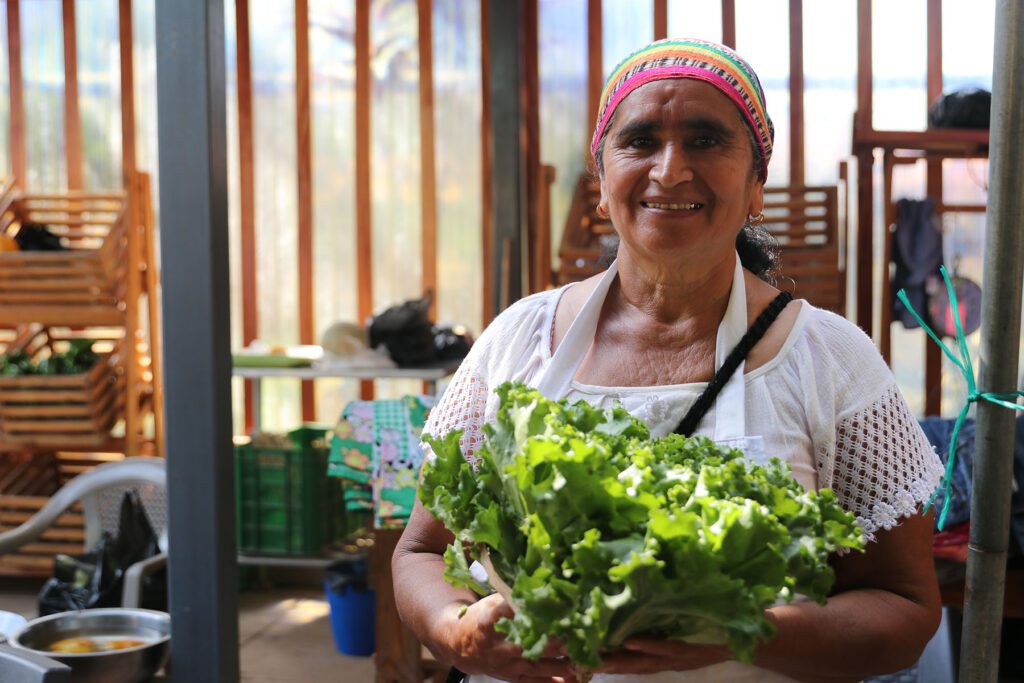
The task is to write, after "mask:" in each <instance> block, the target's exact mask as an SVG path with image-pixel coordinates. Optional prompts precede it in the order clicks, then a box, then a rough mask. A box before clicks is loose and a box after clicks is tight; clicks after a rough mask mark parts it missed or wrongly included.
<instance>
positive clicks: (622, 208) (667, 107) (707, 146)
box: [601, 78, 764, 262]
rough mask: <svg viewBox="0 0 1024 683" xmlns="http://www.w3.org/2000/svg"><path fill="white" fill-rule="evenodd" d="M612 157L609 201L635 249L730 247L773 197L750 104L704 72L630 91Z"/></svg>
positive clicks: (721, 251) (644, 254)
mask: <svg viewBox="0 0 1024 683" xmlns="http://www.w3.org/2000/svg"><path fill="white" fill-rule="evenodd" d="M602 160H603V165H604V174H603V175H602V177H601V204H602V205H603V206H604V207H605V208H606V209H607V210H608V213H609V214H610V215H611V220H612V223H613V225H614V226H615V229H616V230H617V231H618V233H619V237H620V239H621V240H622V242H623V244H624V246H625V247H626V248H627V249H629V250H630V252H631V255H632V256H633V257H635V258H640V259H643V260H647V261H653V262H659V261H662V262H665V261H667V262H671V261H672V260H673V259H672V257H673V256H680V255H683V254H687V253H690V254H692V253H694V250H699V253H700V254H701V255H702V257H703V256H707V257H708V258H717V257H718V256H724V255H725V254H728V253H731V252H732V251H734V250H735V244H736V236H737V234H738V233H739V231H740V229H741V228H742V227H743V223H744V221H745V220H746V217H747V214H749V213H753V214H756V213H759V212H760V211H761V209H762V208H763V206H764V186H763V185H762V183H761V182H760V181H759V180H758V176H757V174H756V172H755V171H754V168H753V163H754V157H753V151H752V150H751V147H750V138H749V137H748V134H747V131H746V129H745V124H744V123H743V121H742V119H741V118H740V112H739V110H738V109H737V107H736V105H735V104H733V102H732V101H731V100H730V99H729V98H728V97H726V96H725V95H724V94H723V93H721V92H720V91H719V90H718V89H717V88H715V87H714V86H712V85H710V84H708V83H705V82H703V81H698V80H694V79H690V78H685V79H670V80H662V81H655V82H653V83H648V84H647V85H644V86H641V87H639V88H637V89H636V90H634V91H633V92H632V93H630V94H629V95H628V96H627V97H626V99H625V100H623V101H622V103H621V104H620V105H619V107H618V109H617V110H616V112H615V120H614V121H613V123H612V126H611V127H610V128H609V130H608V135H607V138H606V140H605V145H604V150H603V158H602Z"/></svg>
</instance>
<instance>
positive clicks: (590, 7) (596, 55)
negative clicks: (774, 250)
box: [583, 0, 604, 149]
mask: <svg viewBox="0 0 1024 683" xmlns="http://www.w3.org/2000/svg"><path fill="white" fill-rule="evenodd" d="M602 31H604V28H603V25H602V18H601V0H587V113H588V114H589V117H588V123H589V124H590V125H589V126H584V127H583V130H584V132H585V134H586V138H585V141H584V143H585V144H584V147H583V148H584V149H590V136H591V132H592V131H593V126H596V125H597V108H598V107H599V106H601V88H603V87H604V67H603V65H602V59H603V57H604V48H603V40H604V36H603V34H602Z"/></svg>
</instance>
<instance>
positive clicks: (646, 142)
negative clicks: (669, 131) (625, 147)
mask: <svg viewBox="0 0 1024 683" xmlns="http://www.w3.org/2000/svg"><path fill="white" fill-rule="evenodd" d="M653 144H654V138H651V137H648V136H646V135H641V136H640V137H635V138H633V139H632V140H630V141H629V146H630V147H633V148H635V149H648V148H650V147H651V146H652V145H653Z"/></svg>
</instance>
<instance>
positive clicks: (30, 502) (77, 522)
mask: <svg viewBox="0 0 1024 683" xmlns="http://www.w3.org/2000/svg"><path fill="white" fill-rule="evenodd" d="M49 500H50V498H49V497H48V496H12V495H4V494H0V531H7V530H9V529H13V528H15V527H17V526H19V525H20V524H21V523H22V522H25V521H26V520H28V518H29V517H31V516H32V515H34V514H35V513H37V512H38V511H39V510H40V509H41V508H42V507H43V506H44V505H46V503H47V501H49ZM84 551H85V518H84V516H83V515H82V511H81V509H80V508H79V507H78V506H77V505H76V506H73V507H72V508H71V509H70V510H69V511H68V512H66V513H64V514H63V515H61V516H60V517H58V518H57V521H56V522H55V523H54V524H53V525H52V526H51V527H50V528H49V529H47V530H46V531H45V532H43V535H42V536H41V537H40V538H39V539H37V540H36V541H35V542H34V543H29V544H27V545H24V546H22V547H21V548H20V549H18V551H17V552H14V553H9V554H7V555H0V576H36V577H45V576H52V575H53V557H54V555H57V554H58V553H65V554H75V553H81V552H84Z"/></svg>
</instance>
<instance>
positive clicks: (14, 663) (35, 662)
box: [0, 645, 71, 683]
mask: <svg viewBox="0 0 1024 683" xmlns="http://www.w3.org/2000/svg"><path fill="white" fill-rule="evenodd" d="M0 681H3V682H4V683H70V681H71V667H69V666H68V665H67V664H61V663H60V662H58V661H57V660H55V659H50V658H49V657H46V656H44V655H41V654H37V653H35V652H32V651H31V650H24V649H15V648H13V647H10V646H8V645H0Z"/></svg>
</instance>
